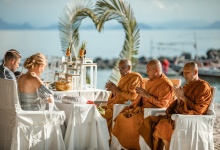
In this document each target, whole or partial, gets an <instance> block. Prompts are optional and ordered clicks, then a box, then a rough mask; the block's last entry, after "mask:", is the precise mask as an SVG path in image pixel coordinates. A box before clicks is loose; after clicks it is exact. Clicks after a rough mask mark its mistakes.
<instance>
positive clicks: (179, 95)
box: [173, 85, 186, 103]
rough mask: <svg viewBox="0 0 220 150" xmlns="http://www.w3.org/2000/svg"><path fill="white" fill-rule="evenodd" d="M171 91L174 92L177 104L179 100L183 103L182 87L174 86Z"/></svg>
mask: <svg viewBox="0 0 220 150" xmlns="http://www.w3.org/2000/svg"><path fill="white" fill-rule="evenodd" d="M173 90H174V93H175V95H176V97H177V101H178V103H179V102H180V100H182V101H185V99H186V97H185V95H184V92H183V89H182V87H178V86H176V85H174V86H173Z"/></svg>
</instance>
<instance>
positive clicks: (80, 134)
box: [56, 102, 110, 150]
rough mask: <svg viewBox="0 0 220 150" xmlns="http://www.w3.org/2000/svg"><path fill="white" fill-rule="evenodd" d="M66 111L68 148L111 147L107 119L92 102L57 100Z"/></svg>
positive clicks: (102, 149)
mask: <svg viewBox="0 0 220 150" xmlns="http://www.w3.org/2000/svg"><path fill="white" fill-rule="evenodd" d="M56 105H57V107H58V108H59V109H60V110H64V111H65V113H66V121H65V124H66V126H67V128H66V132H65V138H64V142H65V146H66V149H67V150H74V149H75V150H81V149H97V150H108V149H109V144H108V140H109V138H110V137H109V132H108V127H107V122H106V120H105V119H104V118H103V117H102V116H101V115H100V113H99V112H98V110H97V108H96V106H95V105H92V104H63V103H60V102H56Z"/></svg>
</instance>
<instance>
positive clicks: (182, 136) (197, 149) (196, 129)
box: [170, 87, 216, 150]
mask: <svg viewBox="0 0 220 150" xmlns="http://www.w3.org/2000/svg"><path fill="white" fill-rule="evenodd" d="M215 90H216V88H215V87H212V102H211V104H210V105H209V108H208V111H207V114H206V115H181V114H173V115H172V117H171V118H172V120H175V129H174V132H173V134H172V137H171V142H170V150H186V149H187V150H201V149H202V150H214V142H213V126H214V122H215V111H214V99H215Z"/></svg>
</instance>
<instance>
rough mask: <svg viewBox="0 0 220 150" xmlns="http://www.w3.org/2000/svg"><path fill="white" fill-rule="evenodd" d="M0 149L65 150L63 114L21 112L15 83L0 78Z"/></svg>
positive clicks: (58, 112) (61, 112)
mask: <svg viewBox="0 0 220 150" xmlns="http://www.w3.org/2000/svg"><path fill="white" fill-rule="evenodd" d="M0 119H1V122H0V149H1V150H8V149H13V150H29V149H30V150H39V149H43V150H50V149H53V150H65V144H64V141H63V137H62V132H61V129H60V125H61V124H63V122H64V120H65V113H64V112H63V111H55V112H54V111H22V110H21V107H20V104H19V100H18V93H17V83H16V81H15V80H8V79H1V78H0Z"/></svg>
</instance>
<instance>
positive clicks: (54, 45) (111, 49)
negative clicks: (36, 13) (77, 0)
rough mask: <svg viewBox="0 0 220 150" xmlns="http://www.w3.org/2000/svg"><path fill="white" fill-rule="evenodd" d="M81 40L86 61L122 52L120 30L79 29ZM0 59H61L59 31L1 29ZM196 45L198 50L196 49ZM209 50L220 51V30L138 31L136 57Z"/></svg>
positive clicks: (199, 52)
mask: <svg viewBox="0 0 220 150" xmlns="http://www.w3.org/2000/svg"><path fill="white" fill-rule="evenodd" d="M79 33H80V41H87V49H86V50H87V54H86V55H87V57H88V58H96V57H102V58H107V59H111V58H115V57H118V55H119V53H120V51H121V50H122V46H123V42H124V38H125V34H124V31H123V30H104V31H103V32H102V33H99V32H98V31H96V30H80V32H79ZM0 41H1V44H0V56H3V55H4V53H5V51H6V50H8V49H11V48H15V49H17V50H19V51H20V52H21V54H22V55H23V58H26V57H28V56H30V55H31V54H33V53H35V52H42V53H44V54H45V55H47V56H48V57H50V56H62V55H63V52H62V51H61V44H60V39H59V31H58V30H0ZM194 44H196V46H197V49H195V47H194ZM210 48H216V49H217V48H220V30H140V46H139V54H138V57H140V56H145V57H158V56H168V57H173V56H178V55H180V54H181V53H182V52H189V53H191V54H192V56H193V57H194V56H195V54H198V55H199V56H202V55H206V51H207V50H208V49H210Z"/></svg>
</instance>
